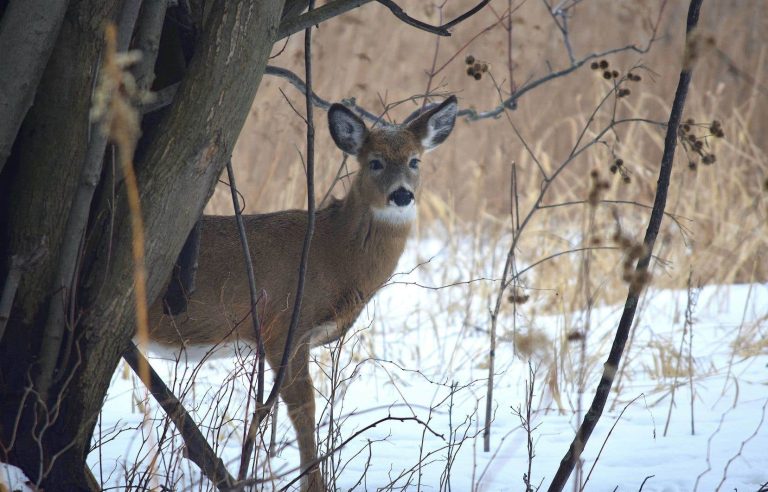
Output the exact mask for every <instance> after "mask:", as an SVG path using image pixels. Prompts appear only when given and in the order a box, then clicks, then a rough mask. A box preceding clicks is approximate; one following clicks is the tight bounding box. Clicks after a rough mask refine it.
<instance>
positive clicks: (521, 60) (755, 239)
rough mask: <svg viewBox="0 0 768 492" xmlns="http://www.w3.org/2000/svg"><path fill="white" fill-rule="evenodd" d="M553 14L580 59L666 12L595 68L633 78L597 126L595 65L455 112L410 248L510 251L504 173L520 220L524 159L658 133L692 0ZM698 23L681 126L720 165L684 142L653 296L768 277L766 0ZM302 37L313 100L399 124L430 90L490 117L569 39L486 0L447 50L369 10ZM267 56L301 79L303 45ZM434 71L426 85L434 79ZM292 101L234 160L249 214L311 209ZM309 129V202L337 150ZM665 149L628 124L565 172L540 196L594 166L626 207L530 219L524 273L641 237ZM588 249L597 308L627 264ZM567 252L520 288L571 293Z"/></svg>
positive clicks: (554, 158) (545, 15)
mask: <svg viewBox="0 0 768 492" xmlns="http://www.w3.org/2000/svg"><path fill="white" fill-rule="evenodd" d="M475 3H476V2H475V0H448V1H446V2H445V3H444V5H442V6H440V5H438V4H437V2H423V1H420V0H408V1H402V2H400V4H401V6H402V7H403V9H404V10H405V11H406V12H408V14H409V15H411V16H413V17H416V18H418V19H420V20H424V21H426V22H429V23H431V24H440V23H441V19H442V22H444V21H446V20H449V19H453V18H455V17H456V16H457V15H460V14H461V13H462V12H464V11H466V10H467V9H469V8H471V7H472V6H473V5H474V4H475ZM553 3H554V4H557V3H558V2H557V1H554V0H553V1H551V2H550V4H553ZM560 3H565V4H568V5H572V4H575V5H574V6H573V7H571V8H569V9H568V13H569V16H568V30H569V38H570V44H571V46H572V53H573V57H574V59H575V60H580V59H582V58H584V57H585V56H587V55H589V54H591V53H598V52H603V51H607V50H611V49H615V48H620V47H624V46H627V45H635V46H637V47H638V48H645V47H646V46H647V45H648V42H649V39H650V38H651V37H652V36H653V34H654V33H653V26H654V25H655V23H656V22H657V20H658V19H660V22H659V24H658V28H657V30H656V34H655V41H654V42H653V43H652V45H651V46H650V50H649V51H648V52H647V53H644V54H643V53H639V52H636V51H633V50H629V51H623V52H620V53H618V54H613V55H609V56H605V57H603V58H600V59H598V61H599V60H602V59H605V60H606V61H607V62H608V63H609V70H617V71H619V73H620V76H624V75H626V74H627V73H629V72H630V70H631V72H632V73H633V74H637V75H640V76H641V80H640V81H628V82H625V83H624V84H623V85H622V87H627V88H629V89H631V93H630V94H629V95H627V96H625V97H622V98H618V99H617V98H615V97H613V96H609V100H608V102H607V103H606V104H605V105H604V106H603V107H602V108H601V109H600V110H599V111H598V112H597V113H596V114H595V116H594V118H593V120H592V121H591V123H590V124H589V125H587V122H588V120H589V118H590V115H592V114H593V113H594V112H595V109H596V108H597V106H598V104H599V102H600V101H601V100H602V99H603V98H605V97H606V95H607V94H610V92H611V90H612V89H613V87H614V85H613V84H614V81H612V80H606V79H604V78H603V76H602V73H603V70H592V69H590V63H589V62H588V63H586V64H585V65H584V66H582V67H581V68H579V69H577V70H575V71H573V72H572V73H570V74H569V75H567V76H564V77H560V78H556V79H553V80H551V81H548V82H546V83H544V84H542V85H541V86H539V87H537V88H535V89H533V90H531V91H529V92H527V93H525V94H524V95H523V96H522V97H521V98H520V99H519V101H518V107H517V109H515V110H514V111H508V112H507V114H506V115H504V114H502V115H501V117H499V118H497V119H484V120H480V121H474V122H469V121H467V120H465V119H460V121H458V122H457V125H456V128H455V130H454V133H453V135H452V136H451V137H450V138H449V140H448V141H447V142H446V143H445V144H444V145H442V146H441V147H440V148H439V149H437V150H436V151H435V152H433V153H431V154H429V155H427V156H426V157H425V158H424V164H423V181H422V182H423V189H422V197H421V205H420V218H419V223H418V228H417V229H418V231H417V234H416V236H417V237H437V238H441V239H442V240H444V241H446V242H450V239H451V238H455V237H466V236H473V237H474V236H479V237H481V238H482V240H483V241H487V242H489V243H490V244H493V241H499V242H500V245H501V247H502V248H506V247H508V244H509V242H508V240H503V238H505V237H506V238H507V239H508V234H509V232H510V231H511V221H510V202H511V198H510V197H511V196H512V193H511V188H510V182H511V175H512V167H513V166H512V164H513V162H514V163H516V176H517V180H518V201H519V212H518V214H519V215H520V216H525V215H526V214H527V213H528V211H529V210H530V209H531V206H532V205H533V204H534V201H535V200H536V198H537V197H538V194H539V191H540V189H541V185H542V181H541V173H540V172H539V170H538V168H537V165H536V163H535V161H534V159H533V158H532V155H531V153H532V154H533V155H534V156H535V158H536V159H537V160H538V161H539V163H540V164H541V166H542V167H543V168H544V170H545V171H546V172H547V173H548V174H549V173H551V172H552V171H553V170H554V169H556V168H557V167H559V166H560V165H561V164H562V163H563V162H565V161H566V160H567V159H568V155H569V152H570V151H571V148H572V147H573V145H574V143H575V142H576V141H577V138H578V136H579V134H580V133H581V132H582V131H585V137H584V138H585V139H589V138H594V136H595V135H596V134H597V133H598V132H599V131H601V130H603V129H604V128H605V127H606V126H607V125H608V124H609V123H610V121H611V119H612V116H613V114H614V113H613V112H614V111H615V119H622V118H640V119H645V120H651V121H658V122H666V120H667V118H668V116H669V107H670V104H671V101H672V98H673V95H674V90H675V87H676V84H677V78H678V74H679V71H680V68H681V64H682V53H683V35H684V27H685V15H686V9H687V4H688V2H684V1H681V0H670V1H660V0H583V1H580V2H560ZM510 10H511V11H512V14H511V16H510V15H509V12H510ZM701 16H702V17H701V19H700V23H699V25H700V29H699V33H698V35H697V38H696V39H697V44H696V47H695V53H694V56H693V62H694V63H695V68H694V75H693V83H692V86H691V90H690V93H689V96H688V100H687V104H686V109H685V113H684V118H686V119H688V118H690V119H692V120H693V121H694V122H695V123H696V125H693V129H692V132H693V133H694V134H695V135H697V137H700V140H701V142H702V143H701V144H699V145H703V154H704V155H709V154H712V155H714V156H715V162H714V163H713V164H709V165H708V164H706V163H704V162H702V158H701V156H700V155H699V154H698V153H697V152H695V151H693V149H690V148H689V147H686V148H683V147H682V146H678V151H677V156H676V163H675V170H674V173H673V179H672V186H671V194H670V197H669V201H668V205H667V211H668V212H669V213H670V214H674V215H673V216H674V218H675V219H676V220H671V219H670V217H672V216H669V217H667V218H666V219H665V222H664V224H663V228H662V234H661V236H660V239H661V241H660V243H657V251H656V253H657V254H658V261H657V262H656V264H655V266H654V284H655V285H656V286H658V287H684V286H685V284H686V282H687V279H688V275H689V272H690V271H693V272H694V275H695V276H697V277H698V278H700V279H701V280H702V281H703V282H704V283H734V282H750V281H765V280H766V279H768V261H766V260H767V259H766V251H768V250H767V248H766V242H767V239H766V237H768V236H767V235H766V213H767V212H766V200H765V199H766V197H767V196H768V189H767V188H768V183H766V179H768V157H766V149H767V146H768V143H766V139H765V138H764V137H765V135H766V133H767V131H768V80H767V78H766V75H767V74H768V69H767V68H766V66H767V65H766V64H767V63H768V60H766V55H768V43H767V42H766V41H768V34H767V33H768V3H766V2H764V1H762V0H718V1H716V2H707V3H706V4H705V6H704V8H703V9H702V13H701ZM510 18H511V24H510ZM313 42H314V89H315V91H316V92H317V94H318V95H319V96H320V97H322V98H325V99H326V100H329V101H339V100H341V99H345V98H354V99H355V101H356V102H357V104H359V105H361V106H362V107H364V108H366V109H368V110H369V111H371V112H373V113H377V114H379V113H383V112H384V110H385V108H388V109H389V110H388V111H387V113H386V116H385V117H386V118H388V119H389V120H390V121H394V122H396V121H402V119H404V118H405V117H406V116H407V115H409V114H410V113H411V112H412V111H413V110H415V109H417V107H418V106H419V105H420V104H421V102H422V100H421V99H417V100H415V101H413V100H411V101H406V102H403V103H402V104H399V105H396V106H394V107H391V108H389V105H391V104H392V103H396V102H398V101H402V100H407V99H408V98H411V97H412V96H417V95H422V94H424V93H425V92H427V91H431V92H433V93H436V95H435V96H434V97H433V98H432V99H431V100H440V99H441V98H442V97H444V95H447V94H456V95H457V96H458V98H459V101H460V107H461V108H462V109H464V108H474V109H477V110H479V111H481V110H488V109H492V108H494V107H496V106H497V105H498V104H499V102H500V100H501V99H500V98H506V97H508V95H509V93H510V90H511V89H512V88H517V87H521V86H524V85H525V84H526V83H528V82H530V81H533V80H536V79H539V78H541V77H543V76H546V75H547V74H549V73H551V72H554V71H559V70H562V69H564V68H567V67H568V66H569V65H570V61H569V56H568V51H567V50H566V48H565V45H564V42H563V36H562V34H561V32H560V30H559V29H558V27H557V26H556V24H555V22H554V20H553V17H552V16H551V15H550V13H549V11H548V9H547V7H546V5H545V3H544V2H542V1H540V0H527V1H519V0H516V1H508V0H494V1H492V2H491V3H490V6H489V7H487V8H485V9H483V10H482V11H481V12H480V13H479V14H477V15H475V16H474V17H472V18H470V19H469V20H467V21H465V22H464V23H461V24H459V25H458V26H457V27H456V28H454V29H453V34H452V36H451V37H448V38H440V39H437V37H436V36H434V35H431V34H429V33H426V32H423V31H420V30H417V29H414V28H413V27H411V26H408V25H406V24H404V23H403V22H401V21H400V20H398V19H397V18H395V17H394V16H393V15H392V14H391V13H390V12H389V10H388V9H386V8H385V7H384V6H382V5H380V4H378V3H376V2H373V3H370V4H367V5H365V6H363V7H361V8H358V9H355V10H353V11H351V12H350V13H347V14H345V15H343V16H341V17H339V18H336V19H334V20H333V21H331V22H328V23H325V24H323V25H321V26H320V28H319V29H318V30H317V31H316V33H315V34H314V37H313ZM468 55H471V56H473V57H474V58H475V59H476V60H477V61H479V62H482V63H485V64H487V66H488V71H487V72H485V73H484V74H483V76H482V77H481V78H480V79H479V80H476V79H475V78H474V77H472V76H469V75H468V74H467V71H466V70H467V65H466V64H465V58H466V57H467V56H468ZM273 56H274V57H273V59H272V60H271V62H270V63H271V64H272V65H276V66H280V67H285V68H288V69H290V70H292V71H294V72H295V73H296V74H298V75H300V76H301V77H302V78H303V35H301V34H298V35H294V36H292V37H291V38H290V39H289V40H288V42H287V43H285V44H281V45H278V46H275V48H274V53H273ZM510 65H511V69H510ZM633 67H635V68H634V69H633ZM243 69H247V67H244V68H243ZM430 72H435V75H434V76H432V77H430ZM288 101H290V102H291V103H292V104H293V106H294V107H295V108H298V110H299V111H303V108H304V100H303V95H302V94H301V93H300V92H299V91H298V90H296V89H295V88H294V87H293V86H291V85H290V84H289V83H288V82H287V81H285V80H283V79H280V78H277V77H274V76H267V75H265V76H264V79H263V81H262V84H261V88H260V90H259V92H258V96H257V98H256V100H255V101H254V104H253V109H252V111H251V114H250V117H249V119H248V122H247V123H246V125H245V127H244V129H243V131H242V134H241V135H240V139H239V141H238V145H237V147H236V149H235V153H234V163H235V166H236V173H237V176H238V185H239V188H240V191H241V192H242V194H243V195H244V198H245V202H246V212H247V213H262V212H268V211H274V210H281V209H286V208H306V189H305V186H306V185H305V175H304V168H303V166H302V158H301V156H300V154H302V153H303V152H304V150H305V136H304V132H305V128H304V123H303V121H302V119H301V118H300V117H299V116H298V115H297V114H296V113H295V112H294V110H293V109H292V108H291V107H290V105H289V104H288ZM715 120H717V121H718V122H719V123H721V125H722V129H723V132H724V138H715V137H713V136H711V131H710V126H711V123H712V122H713V121H715ZM315 122H316V125H317V133H316V135H317V137H316V142H317V151H316V174H317V182H316V185H317V196H318V201H319V200H320V199H321V198H322V197H323V196H324V195H325V193H326V192H327V190H328V189H329V186H331V184H332V183H333V182H334V178H335V176H336V175H337V172H338V170H339V166H340V164H341V162H342V153H341V151H339V150H338V149H336V147H335V146H334V145H333V142H332V141H331V139H330V137H329V135H328V133H327V125H326V119H325V112H324V111H322V110H316V113H315ZM513 125H514V127H515V128H516V129H517V131H518V132H519V135H520V137H522V140H521V138H520V137H518V136H517V135H516V132H515V130H514V128H513ZM663 138H664V128H663V126H659V125H655V124H652V123H630V124H623V125H621V126H617V127H616V128H615V131H608V132H606V133H605V134H604V135H603V137H601V139H600V140H601V143H600V144H597V145H594V146H592V147H591V148H590V149H588V150H587V151H586V152H584V153H582V154H580V155H579V156H578V157H577V158H576V159H574V160H573V161H572V162H570V163H569V164H568V165H567V166H566V167H565V169H564V171H563V172H562V173H561V174H559V175H558V176H557V178H556V180H555V182H554V183H553V184H552V186H551V188H550V190H549V191H548V192H547V194H546V195H545V197H544V199H543V202H542V203H544V204H560V203H565V202H581V201H584V200H586V199H587V197H588V195H589V192H590V189H591V186H592V179H591V178H590V173H591V172H592V171H593V170H597V171H598V173H599V176H600V179H601V180H605V181H608V183H609V184H610V187H609V189H607V191H605V193H604V194H603V195H601V196H602V198H603V199H604V200H613V201H615V200H621V201H630V202H636V204H635V205H633V204H626V203H625V204H605V203H603V204H600V205H599V206H598V207H597V208H596V212H595V217H594V219H593V220H591V221H589V224H588V223H587V222H588V215H589V214H588V213H587V209H588V207H587V206H585V205H583V204H572V205H568V206H560V207H556V208H546V209H540V210H537V211H535V213H534V214H532V218H531V221H530V223H529V225H528V226H527V229H526V230H525V231H524V234H523V235H522V237H521V239H520V242H519V246H518V250H517V253H518V255H519V258H520V259H521V260H522V262H523V263H526V262H527V263H531V262H534V261H536V260H538V259H540V258H542V257H546V256H548V255H551V254H553V253H556V252H559V251H563V250H568V249H569V248H578V247H580V246H583V245H584V243H585V242H586V241H587V238H589V241H590V244H600V243H603V242H604V243H605V244H608V243H610V242H611V237H612V236H613V234H614V233H615V231H616V227H617V226H616V224H617V221H618V222H619V223H620V224H621V227H622V231H623V234H627V235H630V236H632V237H633V238H634V239H637V240H641V239H642V235H643V234H644V231H645V225H646V224H647V220H648V214H649V209H647V208H644V207H643V206H642V205H652V203H653V196H654V192H655V185H656V179H657V175H658V167H659V162H660V157H661V153H662V148H663ZM523 141H524V142H525V145H524V143H523ZM526 145H527V146H528V148H529V149H530V151H531V152H528V151H527V150H526ZM617 158H618V159H621V160H622V161H623V166H622V167H623V169H624V170H625V172H624V174H623V175H622V173H620V172H617V173H611V170H610V168H611V165H612V164H614V163H615V160H616V159H617ZM691 163H693V164H691ZM347 165H348V169H347V170H346V171H348V172H354V170H355V169H356V166H357V163H356V162H355V161H354V160H353V159H349V161H348V163H347ZM625 176H628V177H629V179H627V178H626V177H625ZM344 187H345V182H344V180H341V181H340V182H338V183H336V185H335V186H334V188H333V191H332V192H333V194H334V195H336V196H343V195H344V193H345V191H344ZM637 204H639V205H637ZM207 212H208V213H219V214H231V213H232V211H231V200H230V198H229V195H228V191H227V189H226V187H224V186H219V189H218V190H217V192H216V194H215V195H214V197H213V198H212V200H211V201H210V204H209V206H208V209H207ZM587 228H588V229H589V231H587ZM412 244H414V243H412ZM416 244H418V243H416ZM599 253H600V254H596V255H595V259H594V266H593V269H594V270H593V272H592V273H594V274H597V275H598V278H600V279H601V282H603V283H604V286H605V288H604V289H603V291H602V292H601V296H600V297H601V299H602V300H603V301H606V302H611V301H615V300H617V299H618V298H621V297H623V296H624V293H625V290H624V289H613V288H611V286H613V285H614V284H615V285H618V283H619V282H620V280H621V279H620V277H621V275H617V274H616V270H617V268H619V265H620V264H621V261H622V259H621V254H620V253H614V252H611V251H608V252H605V253H604V254H603V253H602V252H599ZM457 254H459V255H460V254H461V248H457ZM577 256H578V255H564V256H561V257H558V258H557V259H555V260H552V261H547V262H545V263H542V264H541V265H539V266H538V267H537V268H536V269H535V272H536V273H535V275H536V277H535V280H533V278H532V277H530V278H529V281H528V284H526V285H527V286H529V287H532V286H533V285H534V284H535V287H536V288H537V289H543V291H542V292H544V294H541V295H545V296H549V295H551V294H552V293H555V294H560V293H562V292H564V291H567V289H568V288H569V286H572V285H571V284H572V282H573V280H572V279H574V278H576V277H577V275H576V274H575V272H576V270H577V269H578V268H579V264H580V259H579V258H578V257H577ZM500 273H501V272H497V275H500ZM523 283H524V284H525V281H524V282H523ZM614 292H615V295H614V294H612V293H614Z"/></svg>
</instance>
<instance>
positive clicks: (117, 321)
mask: <svg viewBox="0 0 768 492" xmlns="http://www.w3.org/2000/svg"><path fill="white" fill-rule="evenodd" d="M125 1H131V0H125ZM295 3H296V2H293V4H295ZM121 4H122V2H120V1H118V0H81V1H74V0H73V1H72V2H71V5H70V7H69V9H68V11H67V14H66V16H65V19H64V22H63V24H62V27H61V32H60V33H59V36H58V38H57V41H56V45H55V47H54V50H53V53H52V55H51V57H50V61H49V62H48V64H47V66H46V69H45V71H44V73H43V76H42V79H41V82H40V84H39V86H38V88H37V92H36V96H35V102H34V105H33V107H32V108H31V110H30V111H29V112H28V114H27V116H26V118H25V120H24V123H23V125H22V128H21V130H20V131H19V133H18V135H17V137H16V140H15V142H14V146H13V150H12V152H11V156H10V158H9V160H8V164H7V165H6V166H5V168H4V169H3V171H2V174H1V175H0V192H5V191H7V192H8V193H3V195H5V196H4V197H2V198H0V205H2V208H1V209H0V225H2V227H3V230H4V231H8V234H7V237H6V235H4V236H3V237H2V238H1V239H0V254H2V258H3V259H4V260H5V259H7V258H9V257H10V256H11V255H13V254H16V253H24V252H29V251H31V250H32V249H33V248H34V247H35V246H36V245H37V244H38V243H39V242H40V240H41V238H43V237H45V238H46V240H47V247H48V255H47V256H46V258H45V259H44V260H43V261H42V263H41V264H40V265H38V266H37V267H36V268H35V269H33V270H28V271H26V272H25V273H24V275H23V277H22V281H21V284H20V286H19V290H18V293H17V295H16V302H15V304H14V309H13V311H12V313H11V319H10V320H9V323H8V326H7V328H6V332H5V335H4V336H3V338H2V340H0V394H2V395H3V396H2V399H0V400H1V401H0V445H1V446H0V447H1V448H2V449H4V451H0V459H2V460H7V461H10V462H11V463H13V464H15V465H18V466H20V467H21V468H22V469H23V470H24V471H25V472H26V473H27V475H28V476H29V477H30V478H31V479H32V480H33V481H35V482H38V483H39V484H40V485H42V486H43V487H44V488H45V489H46V490H49V491H52V490H67V491H69V490H87V489H88V488H87V482H86V478H85V474H84V464H85V458H86V455H87V453H88V450H89V445H90V440H91V436H92V432H93V427H94V424H95V422H96V418H97V416H98V412H99V410H100V408H101V406H102V403H103V400H104V397H105V394H106V391H107V388H108V385H109V381H110V378H111V376H112V373H113V372H114V370H115V368H116V366H117V363H118V361H119V359H120V355H121V354H122V352H123V351H124V349H125V348H126V347H127V343H128V341H129V340H130V338H131V337H132V335H133V330H134V328H133V323H134V301H133V297H132V296H133V292H134V289H133V277H132V275H131V272H132V269H133V263H132V258H131V223H130V218H129V214H128V209H127V204H126V199H125V190H124V188H123V186H122V184H121V182H120V180H119V179H117V180H113V179H112V176H113V174H112V170H111V161H110V160H109V158H108V159H107V165H106V166H105V172H104V173H103V175H102V180H101V183H100V184H99V190H98V192H97V196H96V197H95V199H94V202H93V203H94V205H93V209H92V211H91V219H90V220H91V223H90V225H89V228H88V232H87V233H86V241H85V244H84V248H83V251H82V259H81V268H80V275H79V288H78V289H77V291H76V292H77V296H76V298H75V299H71V302H70V303H69V304H68V306H67V307H68V309H67V312H70V309H69V306H70V305H71V306H75V313H74V314H75V316H74V318H73V319H71V320H70V323H69V324H68V331H67V336H66V337H65V338H66V341H65V342H64V344H63V346H62V347H61V349H60V351H59V353H58V354H55V356H56V357H57V363H56V365H55V366H56V367H57V371H56V373H55V374H54V384H53V386H52V387H51V392H50V395H51V398H49V399H48V400H47V401H45V402H39V404H38V402H37V401H36V397H35V392H34V391H35V389H36V388H34V387H31V386H30V385H31V383H30V382H31V381H34V380H35V378H36V369H37V367H38V365H39V360H38V359H39V357H40V354H39V350H40V341H41V340H42V339H43V338H44V337H45V336H46V334H45V333H44V327H45V324H46V319H45V318H46V313H47V312H48V309H47V308H48V302H49V300H50V299H51V298H52V296H54V294H56V293H55V292H51V290H52V288H51V286H52V283H53V277H54V275H55V271H56V266H57V261H58V260H59V251H60V249H61V242H62V232H63V228H64V226H65V224H66V222H67V216H68V213H69V209H70V204H71V202H72V196H73V194H74V193H75V190H76V188H77V186H78V183H79V180H80V171H81V167H82V163H83V162H84V159H85V149H86V148H87V145H88V140H89V135H88V132H89V120H88V112H89V109H90V105H91V90H92V87H93V83H94V81H95V77H96V76H97V70H98V61H99V57H100V52H101V49H102V46H103V42H102V37H103V25H104V22H105V21H106V20H110V19H111V20H114V19H116V17H117V11H118V10H119V7H120V5H121ZM282 7H283V2H282V1H270V2H259V1H256V0H237V1H234V0H231V1H226V2H224V1H220V2H215V3H214V4H213V5H212V6H211V7H210V12H207V18H206V22H205V23H204V26H205V29H204V30H203V31H202V32H201V33H200V35H199V36H197V39H196V42H195V44H194V50H193V51H194V54H193V55H192V58H191V61H190V63H189V66H188V67H186V68H185V73H184V74H183V78H182V79H181V86H180V88H179V90H178V93H177V94H176V96H175V99H174V103H173V105H172V106H171V107H170V108H169V110H168V111H167V114H165V115H164V116H163V117H162V119H161V120H160V121H159V123H157V126H156V127H155V125H154V124H153V125H149V126H145V128H144V130H145V132H146V134H147V135H146V137H145V138H144V139H143V142H142V146H143V148H142V149H141V153H140V160H139V161H138V162H136V170H137V178H138V186H139V191H140V194H141V204H142V210H143V216H144V224H145V236H146V245H145V246H146V265H147V271H148V272H149V277H148V285H147V288H148V296H149V298H150V299H149V300H150V301H151V300H152V299H154V298H155V297H157V295H158V294H159V293H160V290H161V289H162V286H163V283H164V281H165V280H166V278H167V276H168V274H169V272H170V269H171V267H172V265H173V263H174V260H175V259H176V256H177V255H178V253H179V251H180V250H181V247H182V245H183V243H184V240H185V238H186V236H187V234H188V232H189V231H190V229H191V228H192V226H193V225H194V223H195V221H196V220H197V219H198V218H199V216H200V214H201V212H202V209H203V207H204V205H205V202H206V201H207V199H208V197H209V196H210V194H211V193H212V190H213V187H214V185H215V183H216V180H217V178H218V176H219V174H220V172H221V170H222V168H223V166H224V164H225V163H226V161H227V159H228V158H229V156H230V154H231V152H232V148H233V147H234V144H235V141H236V139H237V137H238V135H239V133H240V129H241V128H242V125H243V123H244V121H245V118H246V116H247V114H248V111H249V110H250V106H251V103H252V101H253V98H254V96H255V94H256V90H257V88H258V85H259V82H260V80H261V76H262V74H263V71H264V68H265V66H266V61H267V58H268V56H269V52H270V49H271V47H272V43H273V41H274V40H275V36H276V33H277V30H278V25H279V21H280V17H281V13H282ZM200 25H203V24H202V22H201V23H200ZM164 35H165V33H164ZM158 66H159V64H158ZM113 196H114V200H113V199H112V197H113ZM0 268H2V269H3V270H2V271H0V278H4V275H3V274H4V273H5V271H6V269H7V265H3V266H2V267H0ZM0 288H2V285H0ZM65 298H66V297H62V296H61V295H56V296H54V297H53V299H54V300H55V302H62V299H65ZM30 389H31V391H30ZM41 447H42V452H41ZM41 456H42V458H43V460H42V463H41V461H40V458H41Z"/></svg>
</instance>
